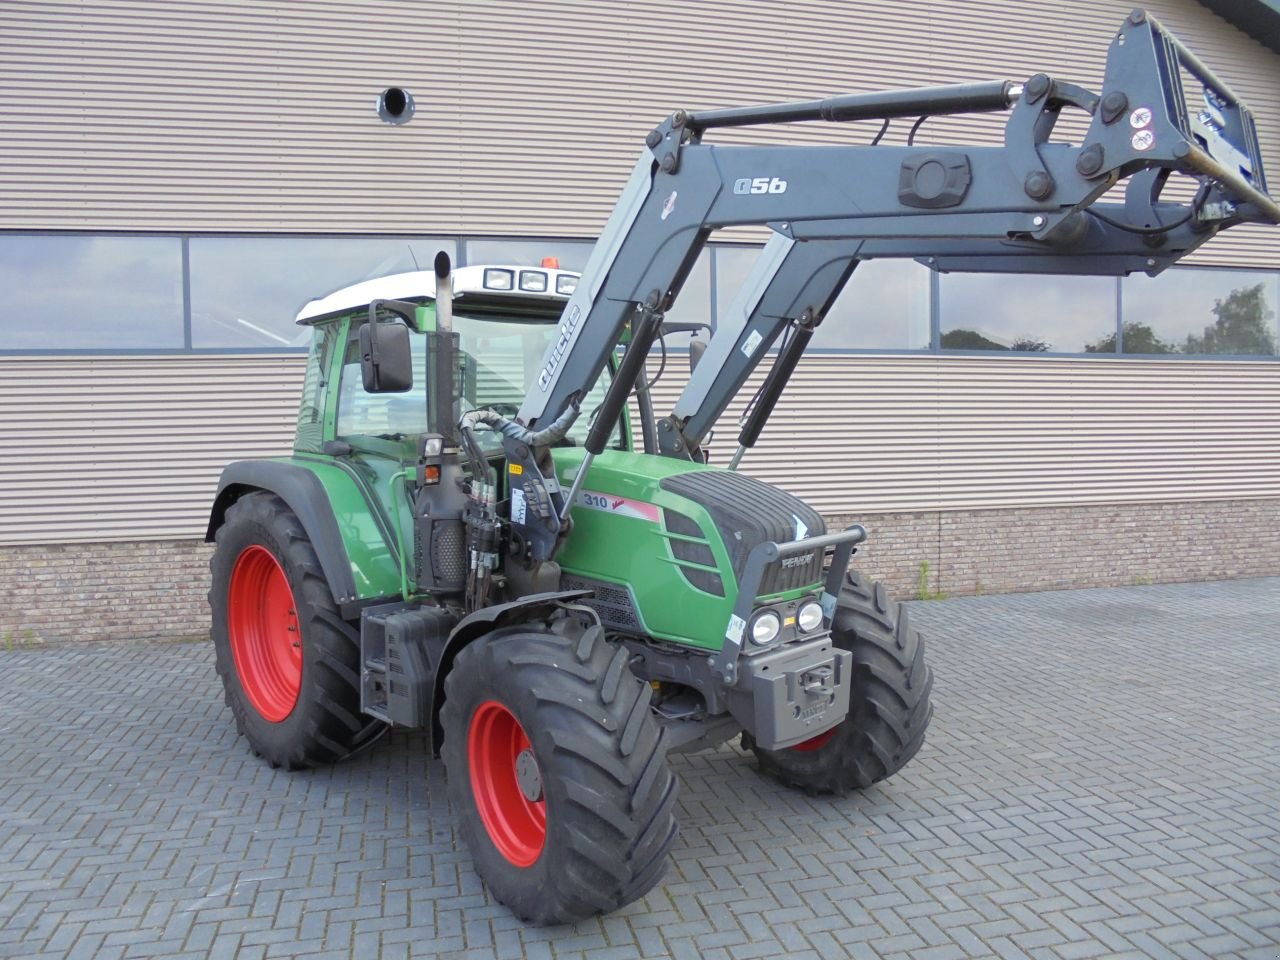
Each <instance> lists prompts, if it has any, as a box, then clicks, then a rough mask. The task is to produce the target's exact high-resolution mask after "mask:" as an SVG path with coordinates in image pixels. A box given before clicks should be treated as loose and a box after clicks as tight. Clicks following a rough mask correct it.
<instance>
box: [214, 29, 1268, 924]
mask: <svg viewBox="0 0 1280 960" xmlns="http://www.w3.org/2000/svg"><path fill="white" fill-rule="evenodd" d="M1184 81H1185V82H1186V83H1188V85H1192V87H1193V89H1194V93H1195V97H1196V102H1195V103H1189V102H1188V100H1187V98H1186V95H1185V94H1184ZM1064 109H1072V110H1076V111H1079V112H1080V116H1081V117H1083V118H1084V119H1085V120H1086V121H1087V132H1086V133H1084V134H1083V138H1082V139H1081V140H1080V142H1069V141H1067V140H1065V139H1063V140H1055V139H1052V137H1053V133H1054V129H1055V122H1056V121H1057V120H1058V117H1059V114H1060V112H1061V111H1063V110H1064ZM1004 110H1007V111H1009V115H1008V120H1007V123H1006V127H1005V137H1004V142H1003V144H1002V145H994V146H954V145H952V146H946V147H934V146H921V145H916V144H915V143H914V133H915V130H914V129H913V131H912V133H913V136H912V137H910V138H908V143H907V145H906V146H883V145H878V141H879V137H877V138H876V141H877V142H873V143H872V144H870V145H833V146H820V147H814V146H717V145H714V144H712V143H709V142H708V135H709V134H711V133H712V132H713V131H715V130H718V129H719V128H721V127H729V126H746V125H756V124H769V123H779V122H790V121H803V120H828V121H848V120H864V119H880V120H882V121H883V122H884V123H885V124H887V123H888V122H889V121H890V120H891V119H893V118H900V117H925V116H929V115H934V114H955V113H968V112H974V111H1004ZM1122 181H1127V183H1124V182H1122ZM1179 183H1181V184H1182V185H1183V186H1182V187H1179V188H1176V189H1175V185H1177V184H1179ZM1113 188H1117V189H1116V190H1115V192H1114V193H1110V196H1107V195H1108V194H1109V192H1111V191H1112V189H1113ZM1245 222H1260V223H1275V222H1280V208H1278V207H1277V205H1276V204H1275V202H1273V200H1272V199H1271V197H1270V196H1269V194H1268V193H1267V191H1266V186H1265V182H1264V179H1263V171H1262V164H1261V158H1260V153H1259V148H1258V141H1257V137H1256V133H1255V130H1254V124H1253V120H1252V117H1251V115H1250V113H1249V112H1248V110H1247V109H1246V108H1245V106H1244V105H1243V104H1242V103H1241V102H1240V100H1239V99H1238V98H1237V97H1236V96H1235V95H1234V94H1233V93H1232V92H1231V91H1230V89H1228V87H1227V86H1226V85H1225V84H1224V83H1222V82H1221V81H1220V80H1218V79H1217V78H1216V77H1215V76H1214V75H1213V74H1212V73H1211V72H1210V71H1209V70H1208V68H1206V67H1205V66H1204V65H1203V64H1201V63H1200V62H1199V61H1198V60H1197V59H1196V58H1195V57H1194V56H1193V55H1192V54H1191V53H1190V52H1189V51H1188V50H1187V49H1186V48H1184V47H1183V46H1182V45H1181V44H1179V43H1178V42H1177V41H1176V40H1175V39H1174V38H1173V37H1171V36H1170V35H1169V34H1168V33H1167V32H1165V31H1164V30H1163V29H1162V28H1161V27H1160V25H1159V24H1158V23H1156V22H1155V21H1154V20H1152V19H1151V18H1150V17H1147V16H1146V15H1144V14H1143V13H1142V11H1135V12H1134V13H1133V14H1131V15H1130V16H1129V18H1128V19H1127V20H1126V21H1125V23H1124V24H1123V25H1122V26H1121V28H1120V30H1119V32H1118V33H1117V35H1116V37H1115V39H1114V41H1113V43H1112V44H1111V48H1110V52H1109V55H1108V60H1107V69H1106V78H1105V82H1104V85H1103V89H1102V91H1101V93H1092V92H1090V91H1089V90H1086V89H1084V88H1083V87H1080V86H1077V85H1075V84H1072V83H1066V82H1063V81H1060V80H1056V79H1053V78H1051V77H1048V76H1045V75H1043V74H1037V75H1036V76H1033V77H1031V78H1030V79H1029V80H1027V81H1026V82H1025V83H1012V82H1006V81H997V82H990V83H973V84H965V85H957V86H941V87H932V88H925V89H920V90H911V91H898V92H888V93H878V94H851V95H845V96H838V97H833V98H830V99H827V100H822V101H812V102H806V103H787V104H779V105H768V106H758V107H741V108H734V109H728V110H713V111H707V112H694V113H688V112H685V111H677V112H676V113H674V114H672V115H671V116H670V117H668V118H667V119H666V120H665V121H663V122H662V123H661V124H659V125H658V127H657V128H656V129H654V130H653V131H652V132H650V133H649V134H648V136H647V137H646V138H645V149H644V151H643V153H642V154H641V156H640V159H639V161H638V162H637V164H636V166H635V170H634V172H633V173H632V175H631V179H630V182H629V183H628V184H627V186H626V189H625V190H624V192H623V194H622V196H621V199H620V200H619V202H618V205H617V207H616V208H615V210H614V212H613V214H612V215H611V217H610V219H609V221H608V223H607V225H606V227H605V229H604V232H603V234H602V235H601V237H600V239H599V241H598V243H597V244H596V246H595V249H594V251H593V253H592V254H591V257H590V260H589V261H588V263H587V266H586V268H585V270H584V271H583V273H582V275H581V277H579V276H577V275H574V274H568V273H565V272H562V271H559V270H557V269H554V268H551V267H549V266H548V267H543V268H532V267H516V266H469V267H463V268H460V269H458V270H457V271H456V272H455V271H452V270H451V267H450V264H449V261H448V258H447V257H446V256H443V255H441V256H440V257H439V258H437V262H436V265H435V270H434V271H424V272H416V273H408V274H401V275H398V276H393V277H386V278H382V279H379V280H372V281H369V282H366V283H362V284H358V285H356V286H353V287H349V288H347V289H345V290H341V291H339V292H337V293H334V294H331V295H330V296H327V297H325V298H323V299H321V300H317V301H313V302H312V303H310V304H308V305H307V306H306V307H305V308H304V309H303V311H302V313H301V315H300V316H299V322H300V323H302V324H306V325H309V326H311V328H312V330H313V340H312V347H311V353H310V357H309V359H308V366H307V372H306V379H305V384H304V387H303V392H302V403H301V410H300V413H299V417H298V428H297V437H296V441H295V444H294V451H293V454H292V455H291V456H288V457H281V458H279V459H274V460H263V461H246V462H239V463H233V464H231V465H230V466H229V467H227V469H226V471H225V472H224V474H223V476H222V481H221V485H220V487H219V490H218V494H217V500H216V502H215V503H214V505H213V511H212V517H211V519H210V522H209V534H208V535H209V538H210V539H216V542H217V548H216V550H215V553H214V557H213V561H212V571H213V584H212V590H211V592H210V594H209V599H210V603H211V605H212V608H213V639H214V643H215V646H216V648H217V669H218V672H219V674H221V676H222V680H223V682H224V684H225V686H226V697H227V702H228V704H229V705H230V707H231V711H232V713H233V714H234V716H235V721H236V724H237V727H238V729H239V730H240V731H241V732H242V733H243V734H244V735H245V737H246V738H247V740H248V742H249V745H250V746H251V747H252V749H253V750H254V751H255V752H256V753H258V754H260V755H261V756H262V757H263V758H264V759H265V760H266V761H267V762H269V763H270V764H272V765H273V766H281V767H286V768H289V769H293V768H299V767H308V766H312V765H315V764H322V763H329V762H332V761H337V760H341V759H343V758H345V757H347V756H349V755H351V754H353V753H355V752H356V751H358V750H360V749H361V748H362V747H364V746H366V745H367V744H369V743H371V742H372V741H373V740H374V739H375V738H376V737H377V736H378V735H379V734H380V733H381V732H382V731H384V730H385V729H387V728H388V727H403V728H420V729H422V730H424V731H425V732H426V735H427V737H428V740H429V742H430V743H431V745H432V747H433V749H434V750H435V751H437V752H438V753H440V754H441V755H442V756H443V759H444V763H445V765H446V768H447V772H448V783H449V791H450V795H451V799H452V804H453V808H454V810H455V811H456V813H457V816H458V817H459V821H460V826H461V831H462V833H463V835H464V836H465V837H466V841H467V843H468V844H469V846H470V849H471V852H472V855H473V856H474V859H475V863H476V868H477V870H478V872H479V874H480V875H481V877H483V879H484V881H485V882H486V883H487V885H488V886H489V889H490V890H491V891H492V893H493V895H494V896H495V897H496V898H497V899H498V900H500V901H502V902H503V903H505V904H507V905H509V906H510V907H511V909H512V910H514V911H515V912H516V913H517V914H518V915H519V916H521V917H522V918H525V919H527V920H530V921H533V922H536V923H553V922H560V921H565V920H569V919H572V918H576V917H582V916H586V915H589V914H592V913H596V912H604V911H609V910H612V909H615V908H617V907H619V906H620V905H622V904H625V903H628V902H629V901H631V900H634V899H635V898H637V897H640V896H642V895H643V894H644V893H645V892H646V891H648V890H649V889H650V888H652V887H653V885H654V884H655V883H656V882H657V881H658V879H659V877H660V876H661V874H662V872H663V868H664V866H665V863H666V860H667V856H668V852H669V849H670V846H671V843H672V840H673V838H674V836H675V832H676V823H675V805H674V798H675V782H674V780H673V777H672V774H671V772H670V770H669V768H668V762H667V758H668V754H669V753H670V752H672V751H678V750H690V749H701V748H703V747H706V746H709V745H715V744H718V743H722V742H724V741H726V740H728V739H729V738H731V737H734V736H737V735H739V734H740V735H741V737H742V743H743V744H744V745H745V747H747V748H748V749H750V750H752V751H754V753H755V756H756V757H757V758H758V760H759V764H760V767H761V769H763V770H764V771H766V772H767V773H768V774H770V775H772V776H774V777H777V778H779V779H780V780H782V781H784V782H785V783H787V784H791V785H794V786H796V787H798V788H800V789H803V790H807V791H810V792H814V793H833V794H837V795H839V794H844V793H847V792H848V791H850V790H856V789H860V788H864V787H867V786H868V785H870V784H872V783H875V782H876V781H878V780H882V779H884V778H885V777H888V776H890V775H892V774H893V773H894V772H895V771H897V770H898V769H900V768H901V767H902V766H903V764H905V763H907V761H909V760H910V759H911V757H912V756H913V755H914V754H915V753H916V751H917V750H919V748H920V745H921V743H922V742H923V739H924V735H925V728H926V727H927V725H928V723H929V719H930V715H931V707H930V703H929V694H930V687H931V684H932V675H931V673H930V670H929V667H928V666H927V665H926V664H925V662H924V644H923V641H922V640H921V638H920V636H919V635H918V634H917V632H916V631H915V630H914V629H913V628H912V627H911V625H910V622H909V619H908V616H907V612H906V610H904V609H902V608H901V607H899V606H898V605H897V604H895V603H893V602H891V601H890V600H889V599H888V597H887V596H886V594H885V591H884V589H883V587H881V586H880V585H878V584H876V583H873V582H871V581H869V580H868V579H866V578H864V577H863V576H861V575H859V574H858V573H855V572H853V571H852V570H850V568H849V564H850V558H851V555H852V553H853V551H854V547H855V545H856V544H858V543H859V542H860V541H862V540H863V539H864V538H865V536H866V531H865V530H864V529H863V528H862V527H861V526H853V527H851V528H849V529H847V530H841V531H835V532H828V531H827V529H826V526H825V524H824V522H823V518H822V517H821V516H820V515H819V514H818V513H817V512H816V511H815V510H813V509H812V508H811V507H809V506H808V505H806V504H805V503H803V502H802V501H800V500H799V499H797V498H796V497H794V496H792V495H790V494H788V493H786V492H784V491H782V490H779V489H777V488H775V487H772V486H770V485H768V484H766V483H763V482H761V481H759V480H756V479H753V478H752V477H750V476H749V475H747V474H744V473H740V472H738V471H737V469H736V467H737V466H738V463H739V460H740V459H741V457H742V455H743V453H744V451H746V450H747V449H749V448H750V447H752V445H753V444H754V443H755V441H756V439H757V437H758V436H759V435H760V431H761V429H762V427H763V426H764V424H765V421H766V419H767V418H768V416H769V414H770V412H771V411H772V410H773V408H774V406H775V404H776V402H777V401H778V398H779V396H780V394H781V393H782V390H783V388H784V386H785V385H786V383H787V380H788V377H789V376H790V375H791V373H792V371H793V370H794V368H795V366H796V363H797V361H798V360H799V359H800V356H801V354H802V353H803V351H804V349H805V346H806V344H807V343H808V342H809V339H810V337H811V336H812V335H813V332H814V329H815V328H816V327H817V326H818V324H819V323H821V322H822V319H823V316H824V314H825V313H826V311H827V309H828V308H829V306H830V305H831V303H832V302H833V301H834V299H835V298H836V296H837V294H838V293H839V292H840V290H841V288H842V287H843V286H844V284H845V282H846V280H848V278H849V276H850V275H851V274H852V272H853V271H854V269H855V268H856V267H857V266H858V264H859V263H861V262H862V261H864V260H868V259H872V258H877V257H911V258H914V259H916V260H918V261H920V262H922V263H924V264H927V265H928V266H930V267H932V268H934V269H936V270H972V271H991V272H1007V273H1037V272H1038V273H1083V274H1108V275H1116V274H1126V273H1129V272H1132V271H1143V272H1146V273H1148V274H1156V273H1159V272H1160V271H1161V270H1163V269H1165V268H1166V267H1167V266H1169V265H1170V264H1171V263H1173V262H1175V261H1176V260H1178V259H1179V258H1180V257H1182V256H1184V255H1185V254H1187V253H1189V252H1190V251H1192V250H1194V249H1196V248H1197V247H1199V246H1200V245H1201V244H1202V243H1204V242H1205V241H1207V240H1208V239H1210V238H1211V237H1213V236H1214V235H1215V234H1217V233H1218V232H1219V231H1221V230H1223V229H1226V228H1229V227H1231V226H1234V225H1236V224H1240V223H1245ZM744 224H746V225H765V226H767V227H768V228H769V230H771V231H772V239H771V240H770V241H769V242H768V243H767V244H766V245H765V247H764V249H763V251H762V253H761V255H760V257H759V259H758V261H757V263H756V265H755V268H754V272H753V273H752V274H751V276H750V277H749V279H748V280H747V281H746V283H745V284H744V285H743V287H742V288H741V291H740V293H739V294H738V296H737V298H736V299H735V301H734V302H733V303H732V305H731V306H730V308H729V310H728V311H727V315H726V316H723V317H721V318H720V319H719V322H718V324H717V326H716V328H715V330H714V333H713V335H712V336H711V339H710V342H709V343H708V344H706V345H705V351H702V350H700V349H698V348H694V349H692V350H691V354H690V355H691V357H693V358H697V362H696V364H695V365H694V367H693V370H692V372H691V374H690V377H689V380H688V383H687V385H686V386H685V388H684V391H683V393H682V394H681V395H680V397H679V400H678V401H677V403H676V405H675V408H674V410H672V411H671V413H670V414H669V415H667V416H665V417H663V418H662V419H655V418H654V412H653V404H652V400H651V395H650V393H649V392H648V389H647V387H648V386H649V384H648V374H647V371H646V369H645V363H646V358H648V357H649V356H650V351H651V349H652V348H653V346H654V344H655V342H656V341H657V340H658V339H659V338H661V337H663V336H664V335H665V333H666V332H668V331H669V330H670V327H666V326H664V313H665V311H667V310H668V308H669V307H670V306H671V304H672V303H673V301H674V300H675V298H676V296H677V294H678V293H679V291H680V287H681V284H682V282H683V280H684V278H685V276H686V274H687V273H688V272H689V270H690V268H691V267H692V265H693V263H694V261H695V259H696V258H697V256H698V253H699V251H700V250H701V248H702V247H703V245H704V243H705V242H706V240H707V238H708V236H709V234H710V233H711V232H712V231H713V230H716V229H718V228H722V227H729V226H736V225H744ZM766 358H771V364H772V365H771V367H770V369H769V370H768V373H767V375H766V376H765V377H764V380H763V383H762V385H761V386H760V388H759V390H758V392H757V394H756V396H755V399H754V402H753V404H751V405H750V407H749V412H748V413H747V415H746V416H745V419H744V423H743V425H742V429H741V433H740V435H739V438H738V447H737V451H736V453H735V454H734V455H733V457H732V460H731V461H730V462H729V463H728V465H727V467H721V466H713V465H711V464H709V463H708V462H707V456H706V440H707V437H708V435H709V432H710V430H711V428H712V426H713V425H714V424H715V423H716V421H717V419H718V418H720V416H721V415H722V414H723V413H724V412H725V409H726V407H727V406H728V404H729V403H730V401H731V399H732V398H733V397H734V396H735V394H737V393H738V391H739V390H740V389H742V388H743V386H744V384H745V383H746V382H747V378H748V376H749V375H750V374H751V372H752V371H753V370H754V368H755V367H756V366H757V365H758V364H759V363H760V362H761V361H762V360H764V359H766ZM633 394H634V395H635V397H636V402H637V405H638V410H639V421H640V422H639V433H640V436H639V437H638V438H637V437H635V436H633V434H632V432H631V428H630V427H631V424H630V417H629V416H628V414H627V401H628V399H629V398H630V397H631V396H632V395H633ZM822 455H823V451H820V450H800V451H797V454H796V456H797V462H798V464H801V465H802V464H803V458H804V457H805V456H810V457H820V456H822ZM801 468H802V467H801ZM855 506H856V505H854V504H850V507H851V508H852V507H855Z"/></svg>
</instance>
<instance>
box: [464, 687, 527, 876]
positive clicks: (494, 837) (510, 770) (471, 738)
mask: <svg viewBox="0 0 1280 960" xmlns="http://www.w3.org/2000/svg"><path fill="white" fill-rule="evenodd" d="M467 760H468V763H469V765H470V768H471V770H470V772H471V795H472V796H473V797H474V798H475V804H476V812H477V813H478V814H479V815H480V822H481V824H483V826H484V829H485V832H486V833H488V835H489V839H490V841H492V843H493V845H494V847H496V848H497V850H498V852H499V853H501V854H502V855H503V856H504V857H506V858H507V860H509V861H510V862H511V863H512V864H514V865H515V866H517V867H530V866H532V865H533V864H534V863H536V862H537V860H538V857H540V856H541V855H542V848H543V847H544V846H545V845H546V842H547V801H546V798H545V796H544V795H543V789H542V771H541V770H540V769H539V768H538V760H537V758H536V757H535V756H534V755H533V744H532V743H531V742H530V741H529V735H528V734H527V733H525V730H524V727H522V726H521V725H520V721H519V720H517V719H516V716H515V714H513V713H512V712H511V711H510V710H509V709H508V708H507V707H506V706H505V705H503V704H502V703H499V702H498V701H497V700H486V701H485V702H483V703H481V704H479V705H478V706H477V707H476V708H475V712H474V713H473V714H472V716H471V726H470V729H469V730H468V731H467Z"/></svg>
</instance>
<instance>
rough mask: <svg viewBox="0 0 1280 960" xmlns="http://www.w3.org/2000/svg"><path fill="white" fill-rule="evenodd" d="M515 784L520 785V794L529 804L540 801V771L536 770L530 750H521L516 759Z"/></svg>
mask: <svg viewBox="0 0 1280 960" xmlns="http://www.w3.org/2000/svg"><path fill="white" fill-rule="evenodd" d="M516 783H518V784H520V792H521V793H523V794H524V798H525V799H526V800H528V801H529V802H530V803H537V802H538V801H539V800H541V799H542V771H541V770H539V769H538V761H537V760H536V759H534V756H533V751H532V750H521V751H520V755H519V756H517V757H516Z"/></svg>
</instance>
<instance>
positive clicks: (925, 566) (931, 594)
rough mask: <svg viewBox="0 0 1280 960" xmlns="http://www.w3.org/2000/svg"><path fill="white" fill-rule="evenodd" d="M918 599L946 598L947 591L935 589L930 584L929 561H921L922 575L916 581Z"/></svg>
mask: <svg viewBox="0 0 1280 960" xmlns="http://www.w3.org/2000/svg"><path fill="white" fill-rule="evenodd" d="M916 599H917V600H945V599H947V595H946V593H944V592H943V591H941V590H934V589H932V588H931V587H930V586H929V561H928V560H921V561H920V575H919V577H918V580H917V583H916Z"/></svg>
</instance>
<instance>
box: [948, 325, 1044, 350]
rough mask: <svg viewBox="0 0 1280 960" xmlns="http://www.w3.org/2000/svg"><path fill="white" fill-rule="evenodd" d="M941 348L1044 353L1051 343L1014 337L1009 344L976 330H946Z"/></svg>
mask: <svg viewBox="0 0 1280 960" xmlns="http://www.w3.org/2000/svg"><path fill="white" fill-rule="evenodd" d="M941 343H942V349H943V350H1017V351H1021V352H1023V353H1044V352H1046V351H1048V350H1049V349H1051V348H1052V347H1053V344H1051V343H1048V342H1046V341H1044V340H1037V339H1036V338H1034V337H1015V338H1014V340H1013V342H1012V343H1011V344H1009V346H1007V347H1006V346H1005V345H1004V344H1003V343H997V342H996V341H994V340H992V339H990V338H989V337H984V336H983V335H982V334H980V333H979V332H978V331H977V330H964V329H960V330H948V331H946V332H945V333H944V334H943V335H942V341H941Z"/></svg>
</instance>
